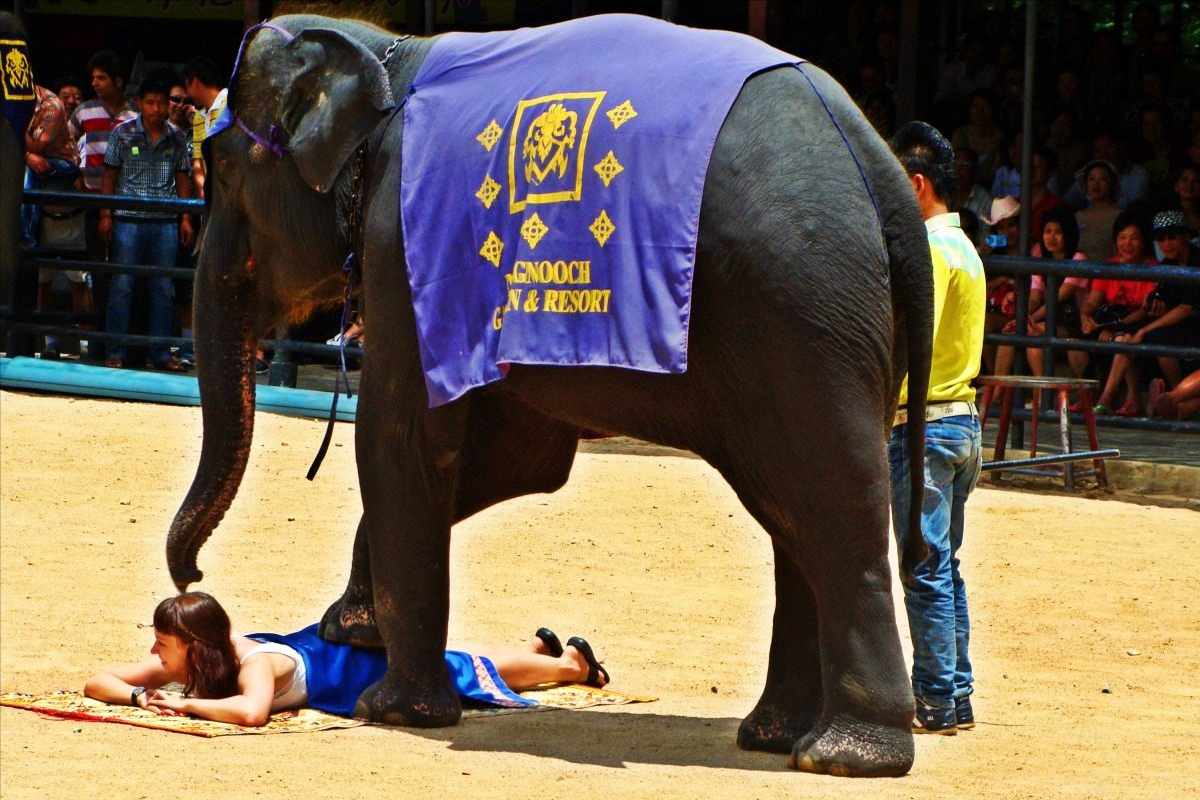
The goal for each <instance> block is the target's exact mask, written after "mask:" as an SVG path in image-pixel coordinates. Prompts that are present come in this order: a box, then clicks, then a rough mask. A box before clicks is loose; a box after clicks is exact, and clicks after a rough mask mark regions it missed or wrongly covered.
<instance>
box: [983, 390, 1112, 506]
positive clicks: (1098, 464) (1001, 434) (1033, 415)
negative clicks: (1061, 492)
mask: <svg viewBox="0 0 1200 800" xmlns="http://www.w3.org/2000/svg"><path fill="white" fill-rule="evenodd" d="M976 382H977V383H978V384H979V385H980V386H982V387H983V401H982V405H981V407H980V409H979V425H980V427H983V425H985V424H986V423H987V416H988V410H989V409H990V408H991V404H992V398H993V397H994V396H995V394H996V392H999V393H1000V422H999V425H998V427H997V428H996V449H995V452H994V453H993V454H992V458H993V460H994V461H997V462H1001V461H1003V460H1004V447H1005V440H1006V439H1007V438H1008V425H1009V422H1011V421H1012V401H1013V390H1014V389H1029V390H1030V391H1031V392H1032V393H1033V394H1032V403H1031V406H1030V410H1029V413H1030V422H1031V423H1032V425H1031V426H1030V430H1029V457H1030V458H1031V459H1032V458H1036V457H1037V431H1038V406H1039V404H1040V402H1041V397H1042V390H1043V389H1047V390H1049V391H1052V392H1055V393H1056V395H1057V397H1058V403H1057V405H1058V435H1059V443H1060V444H1061V446H1062V452H1063V455H1070V454H1071V453H1074V452H1076V451H1074V450H1072V449H1071V412H1070V408H1071V393H1072V392H1077V393H1078V395H1079V404H1080V406H1082V407H1083V421H1084V422H1085V423H1086V425H1087V435H1088V446H1089V447H1090V448H1091V452H1096V453H1097V457H1096V458H1093V459H1092V460H1091V461H1092V469H1091V470H1090V472H1087V473H1084V472H1076V470H1075V465H1074V463H1072V462H1071V461H1064V462H1063V463H1060V464H1052V465H1049V466H1042V467H1037V468H1012V469H1008V470H1005V469H1004V468H1003V467H997V468H996V472H997V476H998V475H999V473H1000V472H1001V471H1009V472H1023V473H1027V474H1032V475H1053V476H1059V475H1061V476H1062V479H1063V485H1064V486H1065V487H1066V489H1067V491H1069V492H1073V491H1075V478H1076V477H1077V475H1083V474H1091V475H1094V476H1095V478H1096V483H1097V485H1099V486H1101V487H1107V486H1108V475H1107V473H1106V472H1105V471H1104V458H1103V457H1101V456H1099V454H1098V451H1099V450H1100V438H1099V437H1098V436H1097V435H1096V414H1095V412H1094V411H1093V410H1092V390H1093V389H1095V387H1096V386H1098V385H1099V382H1098V381H1093V380H1087V379H1085V378H1047V377H1042V378H1039V377H1034V376H1031V375H980V376H979V378H977V379H976ZM1083 455H1084V457H1085V458H1086V454H1083Z"/></svg>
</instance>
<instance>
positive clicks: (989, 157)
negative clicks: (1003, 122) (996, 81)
mask: <svg viewBox="0 0 1200 800" xmlns="http://www.w3.org/2000/svg"><path fill="white" fill-rule="evenodd" d="M1003 135H1004V131H1003V129H1002V128H1001V127H1000V126H999V125H998V124H997V123H996V96H995V95H994V94H993V93H992V91H991V90H990V89H978V90H976V91H974V92H972V93H971V104H970V106H968V110H967V124H966V125H963V126H961V127H960V128H958V130H956V131H954V135H953V136H952V137H951V139H950V143H951V144H953V145H954V146H955V147H969V148H971V149H972V150H974V151H975V152H976V153H977V154H978V155H979V181H980V183H982V184H983V185H985V186H991V185H992V179H993V178H994V177H995V172H996V160H997V150H998V149H999V147H1000V138H1001V137H1002V136H1003Z"/></svg>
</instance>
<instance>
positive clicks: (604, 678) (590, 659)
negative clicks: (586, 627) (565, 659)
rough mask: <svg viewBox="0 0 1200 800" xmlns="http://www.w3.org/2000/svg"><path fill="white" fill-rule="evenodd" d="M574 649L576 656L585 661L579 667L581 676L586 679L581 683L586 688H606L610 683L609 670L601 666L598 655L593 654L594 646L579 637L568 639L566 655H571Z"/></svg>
mask: <svg viewBox="0 0 1200 800" xmlns="http://www.w3.org/2000/svg"><path fill="white" fill-rule="evenodd" d="M572 649H574V650H575V655H577V656H579V657H580V658H581V659H582V660H583V663H582V664H580V665H579V666H580V674H581V675H583V676H584V677H583V679H582V680H581V681H579V682H580V683H582V684H584V685H585V686H594V687H596V688H597V689H600V688H602V687H603V686H605V685H606V684H607V683H608V681H609V677H608V670H606V669H605V668H604V667H602V666H600V661H599V660H598V659H597V658H596V654H595V653H594V652H592V646H591V645H590V644H588V643H587V640H585V639H583V638H582V637H579V636H572V637H571V638H570V639H567V649H566V651H565V654H566V655H571V652H570V651H571V650H572ZM584 667H586V668H587V671H586V673H585V672H584V669H583V668H584Z"/></svg>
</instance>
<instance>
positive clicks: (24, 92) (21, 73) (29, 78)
mask: <svg viewBox="0 0 1200 800" xmlns="http://www.w3.org/2000/svg"><path fill="white" fill-rule="evenodd" d="M0 53H3V54H4V55H3V59H4V62H3V65H2V67H0V72H2V73H3V78H4V81H3V82H4V99H5V100H33V99H34V93H33V70H32V69H31V68H30V66H29V57H28V56H27V55H25V43H24V42H23V41H21V40H20V39H0Z"/></svg>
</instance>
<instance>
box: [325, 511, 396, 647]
mask: <svg viewBox="0 0 1200 800" xmlns="http://www.w3.org/2000/svg"><path fill="white" fill-rule="evenodd" d="M321 638H322V639H326V640H327V641H330V642H340V643H342V644H354V645H358V646H359V647H382V646H383V639H382V638H381V637H380V635H379V626H378V625H376V624H375V596H374V586H373V583H372V581H371V544H370V542H369V541H368V535H367V518H366V515H365V514H364V515H363V516H362V518H361V519H359V521H358V532H357V533H355V535H354V553H353V556H352V557H351V560H350V579H349V580H348V581H347V582H346V591H345V592H343V593H342V596H341V597H340V598H338V600H337V601H336V602H334V603H333V605H331V606H330V607H329V608H328V609H326V611H325V615H324V616H323V617H321Z"/></svg>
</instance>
